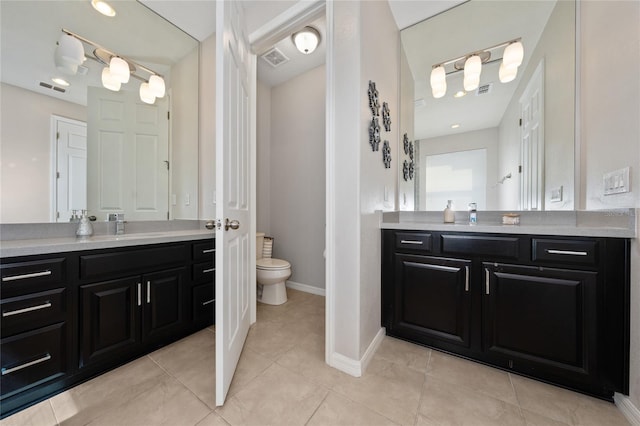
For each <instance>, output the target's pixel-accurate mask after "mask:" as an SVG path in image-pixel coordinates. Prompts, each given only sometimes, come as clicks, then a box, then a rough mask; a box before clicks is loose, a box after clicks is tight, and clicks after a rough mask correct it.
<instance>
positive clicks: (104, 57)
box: [55, 28, 166, 104]
mask: <svg viewBox="0 0 640 426" xmlns="http://www.w3.org/2000/svg"><path fill="white" fill-rule="evenodd" d="M62 32H63V35H62V36H61V38H60V40H61V41H59V42H58V47H57V48H56V55H55V57H56V65H58V62H61V63H62V64H63V65H65V64H68V63H69V62H71V63H72V64H75V63H78V64H79V63H82V61H84V57H83V58H82V59H80V58H72V59H69V58H68V57H67V56H65V53H64V52H63V50H62V48H63V45H66V43H63V42H64V41H65V40H66V39H68V37H72V38H73V39H76V40H78V41H80V42H82V43H85V44H87V45H89V46H91V47H93V48H94V50H93V57H91V56H89V58H91V59H94V60H95V61H97V62H99V63H101V64H103V65H105V67H104V69H103V70H102V85H103V86H104V87H105V88H106V89H109V90H113V91H116V92H117V91H119V90H120V87H121V85H122V84H126V83H127V82H128V81H129V77H133V78H135V79H137V80H139V81H141V82H142V84H141V86H140V99H141V100H142V101H143V102H145V103H148V104H153V103H154V102H155V100H156V98H162V97H164V95H165V92H166V90H165V81H164V77H163V76H162V75H161V74H159V73H157V72H155V71H154V70H152V69H150V68H147V67H145V66H144V65H140V64H139V63H137V62H135V61H133V60H131V59H129V58H127V57H124V56H122V55H118V54H116V53H114V52H112V51H110V50H108V49H106V48H104V47H102V46H100V45H99V44H97V43H95V42H93V41H91V40H89V39H86V38H84V37H82V36H81V35H78V34H76V33H74V32H72V31H69V30H67V29H65V28H62ZM65 35H66V36H68V37H65ZM76 43H77V42H76ZM76 50H77V48H76ZM74 54H75V55H76V56H78V52H75V53H74ZM82 54H83V55H84V48H83V49H82ZM67 68H69V71H70V73H71V74H75V70H76V69H77V65H76V67H75V68H74V67H73V66H71V67H67ZM139 70H142V71H144V72H146V73H147V74H149V78H144V77H143V76H140V75H138V74H137V72H138V71H139ZM143 85H144V88H143Z"/></svg>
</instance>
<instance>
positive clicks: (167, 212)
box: [167, 212, 169, 220]
mask: <svg viewBox="0 0 640 426" xmlns="http://www.w3.org/2000/svg"><path fill="white" fill-rule="evenodd" d="M167 220H169V212H167Z"/></svg>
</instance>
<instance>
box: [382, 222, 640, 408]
mask: <svg viewBox="0 0 640 426" xmlns="http://www.w3.org/2000/svg"><path fill="white" fill-rule="evenodd" d="M409 237H411V238H409ZM382 240H383V250H382V255H383V258H382V285H383V289H382V322H383V324H382V325H383V326H384V327H386V329H387V334H389V335H391V336H395V337H399V338H402V339H406V340H410V341H413V342H416V343H420V344H424V345H428V346H431V347H433V348H436V349H440V350H444V351H447V352H449V353H453V354H457V355H460V356H464V357H467V358H471V359H474V360H477V361H480V362H483V363H487V364H490V365H493V366H496V367H499V368H503V369H506V370H509V371H513V372H516V373H519V374H522V375H526V376H530V377H533V378H538V379H541V380H544V381H548V382H550V383H555V384H558V385H560V386H564V387H568V388H571V389H575V390H579V391H582V392H585V393H589V394H592V395H595V396H598V397H601V398H606V399H611V398H612V396H613V392H621V393H628V363H629V361H628V357H629V302H628V300H629V298H628V294H629V293H628V292H629V240H628V239H616V238H595V237H594V238H587V237H547V236H544V237H540V236H531V235H511V234H481V233H452V232H428V231H421V232H416V231H410V232H409V231H395V230H383V231H382ZM411 241H416V242H415V243H412V242H411ZM417 241H422V243H417ZM427 241H428V243H427Z"/></svg>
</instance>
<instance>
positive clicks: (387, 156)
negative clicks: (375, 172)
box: [382, 141, 391, 169]
mask: <svg viewBox="0 0 640 426" xmlns="http://www.w3.org/2000/svg"><path fill="white" fill-rule="evenodd" d="M382 162H383V163H384V168H385V169H389V168H391V148H390V147H389V141H384V144H383V145H382Z"/></svg>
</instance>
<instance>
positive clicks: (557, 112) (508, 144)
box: [499, 1, 575, 210]
mask: <svg viewBox="0 0 640 426" xmlns="http://www.w3.org/2000/svg"><path fill="white" fill-rule="evenodd" d="M574 16H575V6H574V4H573V2H564V1H559V2H557V3H556V7H555V8H554V10H553V12H552V13H551V16H550V17H549V21H548V22H547V26H546V27H545V29H544V32H543V33H542V37H541V38H540V41H539V42H538V45H537V46H536V49H535V50H534V51H533V52H531V53H530V55H531V58H530V59H529V62H528V64H527V68H526V69H524V70H519V71H518V72H519V73H522V77H521V79H520V83H519V86H518V88H517V89H516V91H515V92H514V95H513V97H512V98H511V99H512V100H511V103H510V104H509V106H508V107H507V110H506V111H505V114H504V116H503V118H502V121H501V122H500V144H501V145H500V155H501V158H500V165H499V173H500V175H501V176H503V175H505V174H507V173H511V174H512V176H513V177H514V178H513V179H512V182H510V183H509V184H508V186H505V187H503V188H501V190H502V193H501V199H502V200H503V202H502V204H501V206H500V208H503V209H515V208H517V207H518V199H519V195H518V194H519V188H518V187H519V175H518V165H519V164H520V149H519V145H520V129H519V127H518V119H519V118H520V105H519V100H520V98H521V96H522V94H523V92H524V90H525V89H526V86H527V84H528V82H529V80H530V78H531V75H532V74H533V72H534V71H535V69H536V67H537V66H538V64H539V63H540V61H541V60H543V59H544V61H545V72H544V86H545V90H544V91H545V102H544V108H545V110H544V140H545V153H544V154H545V155H544V157H545V158H544V161H545V164H544V180H545V182H544V188H545V195H544V200H545V201H544V203H545V204H544V208H545V210H572V209H573V208H574V195H573V192H574V184H573V182H574V171H573V167H571V165H572V164H573V162H574V160H573V158H574V148H573V147H574V114H573V110H574V108H573V105H574V102H575V101H574V99H575V88H574V86H572V85H568V84H566V77H567V75H573V74H574V73H575V67H574V58H573V56H567V55H566V52H573V51H574V50H575V37H574V34H573V33H571V32H570V31H567V29H566V24H565V23H566V22H571V21H573V20H574ZM525 54H529V53H526V46H525ZM514 141H516V142H517V143H515V147H514V145H513V144H514ZM516 183H517V187H516V185H515V184H516ZM560 186H562V188H563V200H562V202H561V203H558V202H553V203H552V202H551V200H550V197H551V190H552V189H554V188H557V187H560ZM514 195H515V196H514ZM514 201H515V202H514Z"/></svg>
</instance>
